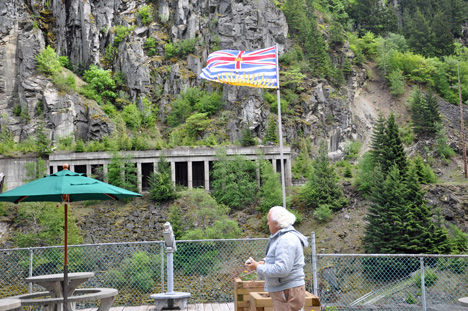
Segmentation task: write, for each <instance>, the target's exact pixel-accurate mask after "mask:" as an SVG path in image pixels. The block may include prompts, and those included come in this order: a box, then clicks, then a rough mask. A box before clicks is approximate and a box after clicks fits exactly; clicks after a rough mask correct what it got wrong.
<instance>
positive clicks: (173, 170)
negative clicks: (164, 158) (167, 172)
mask: <svg viewBox="0 0 468 311" xmlns="http://www.w3.org/2000/svg"><path fill="white" fill-rule="evenodd" d="M171 180H172V184H173V185H174V186H175V184H176V180H175V162H174V161H171Z"/></svg>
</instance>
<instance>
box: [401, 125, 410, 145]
mask: <svg viewBox="0 0 468 311" xmlns="http://www.w3.org/2000/svg"><path fill="white" fill-rule="evenodd" d="M399 133H400V138H401V141H402V142H403V143H404V144H405V145H406V146H410V145H411V144H412V143H413V140H414V134H413V131H412V129H411V126H402V127H400V128H399Z"/></svg>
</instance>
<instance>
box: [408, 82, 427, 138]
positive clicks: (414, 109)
mask: <svg viewBox="0 0 468 311" xmlns="http://www.w3.org/2000/svg"><path fill="white" fill-rule="evenodd" d="M409 101H410V104H411V120H412V121H413V130H414V131H415V132H416V133H424V132H425V128H424V126H423V124H424V122H425V120H424V111H425V109H424V99H423V96H422V94H421V90H420V89H419V88H415V89H414V90H413V92H412V93H411V98H410V100H409Z"/></svg>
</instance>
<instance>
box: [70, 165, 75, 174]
mask: <svg viewBox="0 0 468 311" xmlns="http://www.w3.org/2000/svg"><path fill="white" fill-rule="evenodd" d="M69 166H70V168H69V170H70V171H72V172H74V171H75V164H69Z"/></svg>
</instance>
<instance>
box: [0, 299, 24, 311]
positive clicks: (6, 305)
mask: <svg viewBox="0 0 468 311" xmlns="http://www.w3.org/2000/svg"><path fill="white" fill-rule="evenodd" d="M20 309H21V301H20V300H19V299H13V298H5V299H0V311H8V310H18V311H19V310H20Z"/></svg>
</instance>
